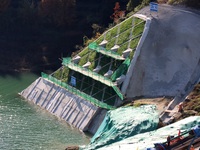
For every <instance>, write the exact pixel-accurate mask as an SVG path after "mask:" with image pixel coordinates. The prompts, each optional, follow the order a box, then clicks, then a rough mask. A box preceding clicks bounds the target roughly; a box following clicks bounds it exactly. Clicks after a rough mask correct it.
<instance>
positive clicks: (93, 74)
mask: <svg viewBox="0 0 200 150" xmlns="http://www.w3.org/2000/svg"><path fill="white" fill-rule="evenodd" d="M70 60H71V59H70V58H63V63H62V64H63V65H66V66H67V67H69V68H70V69H72V70H74V71H77V72H79V73H81V74H84V75H85V76H88V77H91V78H92V79H94V80H97V81H99V82H101V83H103V84H105V85H107V86H110V87H113V89H114V90H115V91H116V93H117V95H118V96H119V97H120V98H121V99H122V100H123V94H122V93H121V91H120V89H119V88H118V87H116V85H115V84H114V83H113V82H112V81H111V80H110V79H108V78H106V77H104V76H102V75H99V74H98V73H96V72H93V71H90V70H88V69H85V68H83V67H81V66H79V65H77V64H75V63H72V62H71V61H70Z"/></svg>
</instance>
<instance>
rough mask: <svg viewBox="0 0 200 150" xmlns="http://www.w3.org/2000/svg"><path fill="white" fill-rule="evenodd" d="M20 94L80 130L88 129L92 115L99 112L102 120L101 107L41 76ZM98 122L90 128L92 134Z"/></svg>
mask: <svg viewBox="0 0 200 150" xmlns="http://www.w3.org/2000/svg"><path fill="white" fill-rule="evenodd" d="M20 95H21V96H22V97H24V98H25V99H27V100H29V101H31V102H33V103H35V104H37V105H39V106H40V107H42V108H44V109H46V110H48V111H49V112H50V113H52V114H53V115H55V116H57V117H58V118H60V119H63V120H65V121H66V122H67V123H69V124H70V125H72V126H74V127H76V128H78V129H79V130H81V131H88V130H89V129H88V127H89V125H90V123H91V122H92V120H93V119H94V117H95V116H96V115H97V112H98V114H99V117H98V119H99V121H101V120H103V118H102V117H101V115H104V113H103V114H102V113H101V111H102V110H101V109H100V108H98V107H97V106H95V105H93V104H91V103H90V102H88V101H86V100H84V99H82V98H80V97H78V96H76V95H74V94H72V93H70V92H68V91H67V90H66V89H64V88H62V87H60V86H58V85H56V84H54V83H52V82H50V81H48V80H45V79H43V78H41V77H40V78H38V79H37V80H36V81H35V82H33V83H32V84H31V85H30V86H29V87H28V88H26V89H25V90H23V91H22V92H21V93H20ZM99 125H100V124H94V123H93V126H92V127H90V128H93V129H91V133H92V134H94V133H95V132H96V130H97V128H98V127H99Z"/></svg>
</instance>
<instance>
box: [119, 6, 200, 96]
mask: <svg viewBox="0 0 200 150" xmlns="http://www.w3.org/2000/svg"><path fill="white" fill-rule="evenodd" d="M158 9H159V11H158V14H157V13H152V14H150V12H149V8H145V9H143V10H141V11H140V12H139V13H142V14H146V15H147V16H149V17H151V18H152V22H151V25H150V29H149V33H148V35H147V37H146V39H145V41H144V44H143V46H142V48H141V51H140V55H139V57H138V58H137V60H136V62H135V63H134V64H132V65H133V70H131V71H130V72H129V73H130V74H131V78H130V80H129V81H130V82H127V83H128V84H127V85H128V86H127V87H126V85H125V84H124V87H123V88H122V91H126V95H127V97H135V96H150V97H157V96H177V95H182V96H184V95H185V94H186V95H187V94H188V91H191V90H192V88H193V85H194V84H196V83H197V81H198V80H199V77H200V69H199V65H200V57H199V56H200V51H199V47H200V42H199V34H200V16H199V14H197V13H193V12H191V11H188V10H187V9H186V8H178V7H172V6H168V5H161V6H159V8H158ZM126 89H127V90H126Z"/></svg>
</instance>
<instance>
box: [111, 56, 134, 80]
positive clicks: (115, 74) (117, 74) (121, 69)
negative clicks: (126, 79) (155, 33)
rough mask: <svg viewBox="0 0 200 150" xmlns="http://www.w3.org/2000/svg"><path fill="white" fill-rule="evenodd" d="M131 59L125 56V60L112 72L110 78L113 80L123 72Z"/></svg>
mask: <svg viewBox="0 0 200 150" xmlns="http://www.w3.org/2000/svg"><path fill="white" fill-rule="evenodd" d="M130 63H131V60H130V59H129V58H126V60H125V61H124V62H123V63H122V64H121V65H120V66H119V68H118V69H117V70H116V71H115V72H114V73H113V74H112V76H111V79H112V81H115V80H116V79H117V78H119V77H120V76H121V75H122V74H125V73H126V72H127V70H128V67H129V66H130Z"/></svg>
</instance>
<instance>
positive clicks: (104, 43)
mask: <svg viewBox="0 0 200 150" xmlns="http://www.w3.org/2000/svg"><path fill="white" fill-rule="evenodd" d="M107 43H108V41H106V40H103V41H102V42H101V43H100V44H99V46H102V47H106V44H107Z"/></svg>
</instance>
